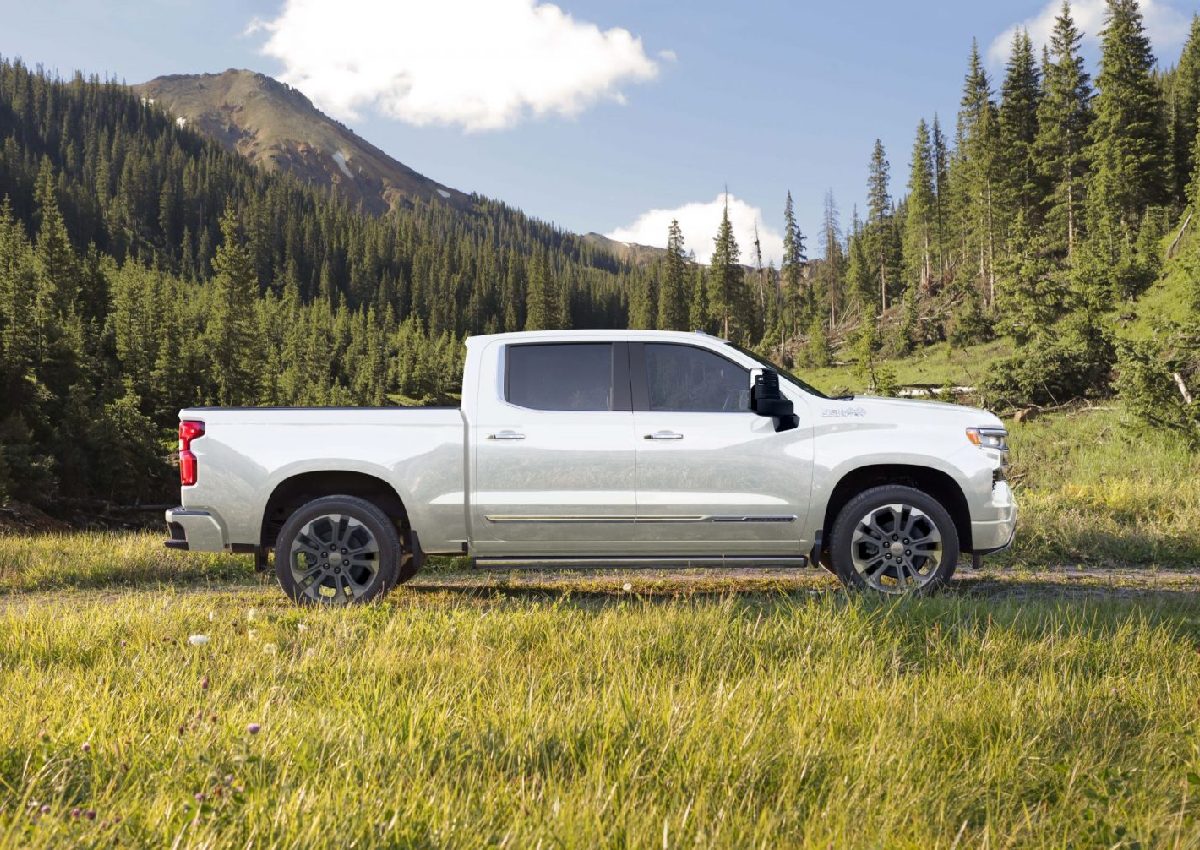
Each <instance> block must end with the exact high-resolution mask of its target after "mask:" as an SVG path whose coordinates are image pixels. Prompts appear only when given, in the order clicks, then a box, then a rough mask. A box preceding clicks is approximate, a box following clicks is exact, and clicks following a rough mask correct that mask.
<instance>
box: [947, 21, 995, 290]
mask: <svg viewBox="0 0 1200 850" xmlns="http://www.w3.org/2000/svg"><path fill="white" fill-rule="evenodd" d="M997 123H998V119H997V115H996V104H995V103H994V102H993V100H992V88H991V82H990V80H989V79H988V75H987V71H985V70H984V67H983V60H982V58H981V57H980V55H979V44H978V42H975V41H972V43H971V59H970V63H969V66H968V70H967V76H966V80H965V82H964V84H963V96H962V107H961V109H960V110H959V113H958V130H957V137H958V143H957V145H956V150H955V166H956V169H955V173H952V174H951V180H952V181H953V182H954V183H955V195H956V200H957V203H956V207H957V209H956V210H955V214H956V216H957V219H958V227H959V230H960V233H961V238H960V246H961V252H962V257H961V259H962V261H963V263H964V265H965V264H971V265H973V266H974V267H975V268H976V269H977V277H976V282H977V285H978V286H980V287H982V288H983V290H984V292H985V293H986V297H987V304H988V306H990V305H991V304H992V303H993V302H994V301H995V295H996V275H995V265H994V264H995V258H996V250H997V245H996V241H997V233H996V230H997V222H996V218H997V210H996V188H997V187H996V179H997V165H998V162H997V160H998V150H997V138H998V133H997ZM956 175H957V176H956Z"/></svg>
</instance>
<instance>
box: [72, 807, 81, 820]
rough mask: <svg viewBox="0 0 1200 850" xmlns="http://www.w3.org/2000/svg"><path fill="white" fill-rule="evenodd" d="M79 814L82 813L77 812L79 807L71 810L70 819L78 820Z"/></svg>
mask: <svg viewBox="0 0 1200 850" xmlns="http://www.w3.org/2000/svg"><path fill="white" fill-rule="evenodd" d="M81 814H82V812H81V811H80V810H79V806H76V807H75V808H73V809H71V817H73V818H76V819H78V818H79V816H80V815H81Z"/></svg>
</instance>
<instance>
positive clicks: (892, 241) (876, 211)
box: [864, 139, 899, 311]
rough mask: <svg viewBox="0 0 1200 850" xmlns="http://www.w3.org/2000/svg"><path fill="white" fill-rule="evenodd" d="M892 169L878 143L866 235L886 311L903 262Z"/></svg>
mask: <svg viewBox="0 0 1200 850" xmlns="http://www.w3.org/2000/svg"><path fill="white" fill-rule="evenodd" d="M890 169H891V166H890V165H889V163H888V160H887V154H886V152H885V151H884V149H883V142H882V141H880V140H879V139H876V140H875V147H874V149H873V150H872V152H871V167H870V170H869V172H868V175H867V223H866V228H865V231H864V232H865V233H866V234H867V240H868V242H869V245H870V250H869V253H870V259H871V264H872V271H873V273H874V277H875V281H876V284H877V286H878V287H879V289H878V291H879V306H880V309H881V310H884V311H886V310H887V308H888V298H889V295H890V294H891V290H892V289H893V288H894V287H895V285H896V283H897V281H896V279H895V278H896V265H897V261H898V260H899V257H898V256H897V255H898V254H899V251H898V250H897V248H898V246H897V244H896V242H897V240H896V230H895V223H894V221H893V210H892V196H891V194H890V189H889V188H888V183H889V180H890Z"/></svg>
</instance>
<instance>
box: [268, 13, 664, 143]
mask: <svg viewBox="0 0 1200 850" xmlns="http://www.w3.org/2000/svg"><path fill="white" fill-rule="evenodd" d="M248 31H249V32H251V33H254V32H265V33H266V34H267V40H266V42H265V44H263V46H262V48H261V51H262V53H263V54H265V55H267V56H271V57H273V58H275V59H278V60H279V61H281V62H282V63H283V66H284V72H283V73H282V74H281V75H280V79H281V80H282V81H283V82H286V83H288V84H290V85H293V86H295V87H296V88H298V89H300V90H301V91H303V92H304V93H305V94H306V95H308V96H309V97H310V98H312V100H313V101H314V102H315V103H316V104H317V105H318V106H320V107H321V108H322V109H324V110H326V111H328V112H330V113H332V114H333V115H336V116H338V117H341V118H344V119H352V118H355V117H356V116H357V115H358V114H359V112H360V110H363V109H374V110H378V111H379V112H381V113H383V114H385V115H388V116H391V117H393V118H398V119H400V120H402V121H406V122H408V123H410V124H416V125H418V126H421V125H430V124H441V125H452V126H460V127H462V128H464V129H466V130H493V129H499V128H504V127H511V126H513V125H514V124H516V123H518V122H519V121H521V120H522V119H523V118H524V117H526V116H528V115H534V116H544V115H549V114H559V115H566V116H572V115H576V114H578V113H580V112H581V111H583V110H584V109H585V108H587V107H588V106H590V105H592V104H593V103H595V102H596V101H598V100H601V99H610V100H617V101H618V102H619V101H620V100H621V92H620V90H619V89H618V86H619V85H620V84H622V83H626V82H637V81H641V80H650V79H653V78H654V77H655V76H656V75H657V74H658V64H657V63H656V62H655V61H654V60H653V59H651V58H650V57H649V56H647V55H646V52H645V50H644V49H643V47H642V41H641V39H640V38H638V37H636V36H634V35H633V34H632V33H631V32H629V31H628V30H625V29H621V28H613V29H608V30H601V29H600V28H599V27H597V26H596V25H595V24H592V23H588V22H586V21H579V20H576V19H575V18H572V17H571V16H570V15H569V14H567V13H566V12H564V11H563V10H562V9H560V8H559V7H558V6H555V5H552V4H550V3H539V2H537V0H386V2H379V0H285V3H284V6H283V9H282V10H281V11H280V13H279V16H278V17H276V18H275V19H274V20H270V21H262V20H256V21H254V22H253V23H252V24H251V25H250V28H249V30H248Z"/></svg>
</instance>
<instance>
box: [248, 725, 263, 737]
mask: <svg viewBox="0 0 1200 850" xmlns="http://www.w3.org/2000/svg"><path fill="white" fill-rule="evenodd" d="M246 731H247V732H249V733H250V734H251V735H257V734H258V733H259V732H261V731H262V726H261V725H259V724H258V723H251V724H249V725H248V726H247V727H246Z"/></svg>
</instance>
